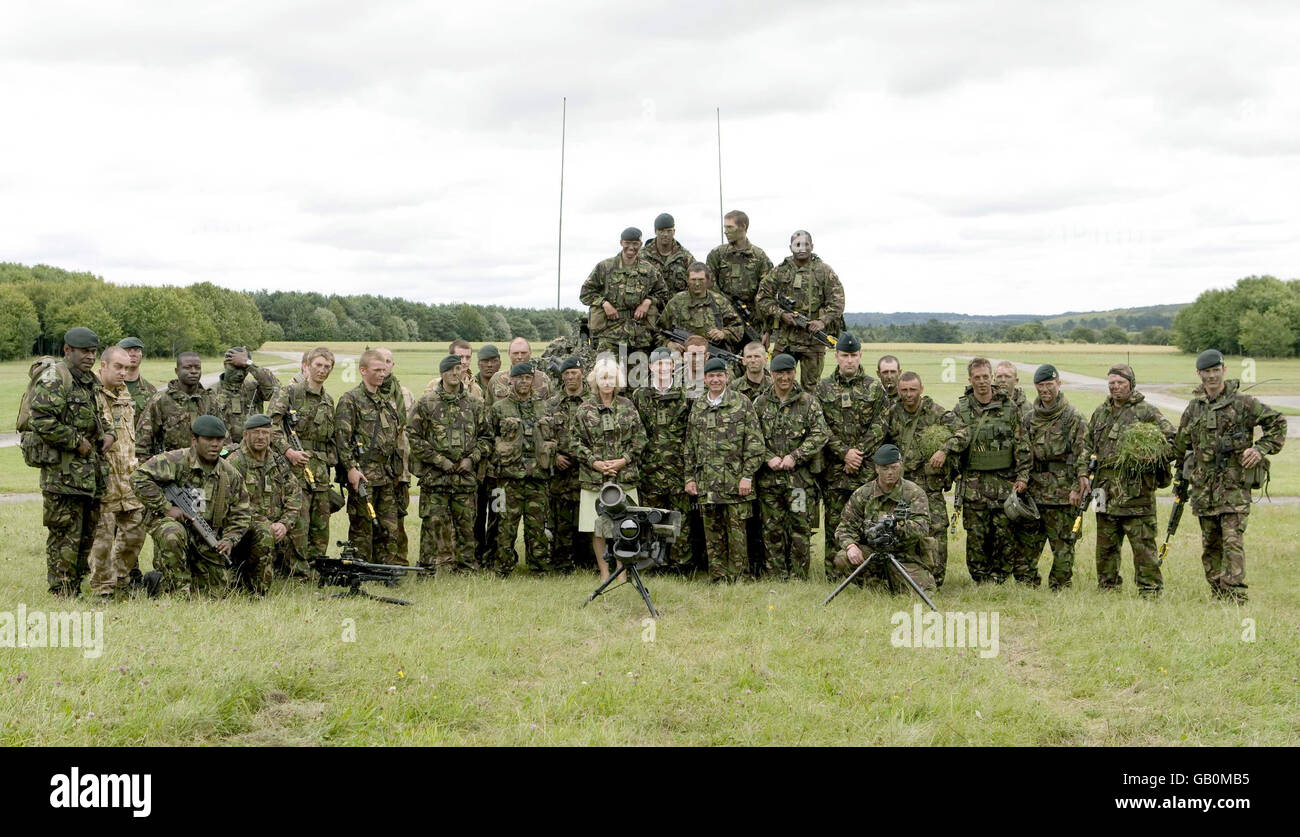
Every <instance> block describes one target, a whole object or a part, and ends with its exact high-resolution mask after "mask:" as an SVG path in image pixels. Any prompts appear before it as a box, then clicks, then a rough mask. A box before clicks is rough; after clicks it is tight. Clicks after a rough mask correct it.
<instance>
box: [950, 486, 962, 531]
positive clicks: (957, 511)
mask: <svg viewBox="0 0 1300 837" xmlns="http://www.w3.org/2000/svg"><path fill="white" fill-rule="evenodd" d="M962 489H963V486H962V478H961V477H958V478H957V484H956V485H955V486H953V492H952V522H951V523H949V524H948V534H949V535H955V534H957V524H958V523H961V494H962Z"/></svg>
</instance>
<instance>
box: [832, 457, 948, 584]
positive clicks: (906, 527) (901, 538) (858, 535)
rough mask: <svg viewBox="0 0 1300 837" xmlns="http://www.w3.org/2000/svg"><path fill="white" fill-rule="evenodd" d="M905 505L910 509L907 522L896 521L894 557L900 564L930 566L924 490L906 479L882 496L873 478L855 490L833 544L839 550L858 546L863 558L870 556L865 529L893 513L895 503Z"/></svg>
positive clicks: (928, 505)
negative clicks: (910, 562) (912, 563)
mask: <svg viewBox="0 0 1300 837" xmlns="http://www.w3.org/2000/svg"><path fill="white" fill-rule="evenodd" d="M904 502H906V503H907V504H908V505H909V506H910V510H909V511H908V513H907V519H906V520H901V521H899V525H898V527H897V529H896V530H895V531H896V532H897V533H898V551H897V552H895V553H894V557H896V558H898V559H899V560H900V561H904V560H911V561H913V562H915V563H918V564H921V565H922V566H927V567H928V566H930V563H931V561H930V549H929V544H928V542H927V541H928V534H929V531H930V502H929V500H928V499H926V496H925V491H923V490H922V489H921V487H920V486H919V485H917V484H916V483H914V482H911V481H909V480H899V481H898V485H896V486H894V490H893V491H891V492H889V493H888V494H885V493H884V492H882V491H881V490H880V483H879V482H877V481H876V479H875V478H874V477H873V478H872V479H871V481H870V482H867V483H865V484H863V485H862V486H861V487H859V488H858V489H857V490H856V491H854V492H853V495H852V496H851V497H849V501H848V502H847V503H845V504H844V514H843V516H841V517H840V524H839V525H838V526H836V527H835V543H836V544H837V545H838V546H839V548H840V549H841V550H843V549H848V548H849V547H850V546H852V545H853V544H857V545H858V549H860V550H862V555H863V557H867V556H870V555H871V553H872V551H873V550H872V548H871V545H870V544H869V543H867V542H866V539H865V538H866V534H867V530H868V529H870V528H871V527H872V526H874V525H875V524H876V523H877V522H879V521H880V519H881V518H883V517H885V516H886V515H890V514H893V513H894V509H895V508H897V507H898V504H899V503H904Z"/></svg>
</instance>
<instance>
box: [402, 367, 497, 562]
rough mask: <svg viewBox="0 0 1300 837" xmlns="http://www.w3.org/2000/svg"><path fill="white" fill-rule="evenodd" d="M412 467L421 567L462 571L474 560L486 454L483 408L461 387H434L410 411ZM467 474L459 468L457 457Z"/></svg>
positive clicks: (488, 439)
mask: <svg viewBox="0 0 1300 837" xmlns="http://www.w3.org/2000/svg"><path fill="white" fill-rule="evenodd" d="M410 418H411V423H410V425H408V426H407V428H406V434H407V438H408V439H409V440H410V444H411V470H412V471H413V472H414V473H415V474H416V476H418V477H419V480H420V566H422V567H436V568H438V569H439V570H442V571H443V572H450V571H459V572H467V571H469V570H472V569H474V568H475V565H474V512H475V506H476V496H477V492H478V473H479V463H481V462H482V461H483V460H484V459H485V458H486V457H488V456H489V455H490V454H491V451H492V439H491V436H490V429H489V427H488V412H487V407H486V406H485V405H484V404H483V401H482V400H481V399H479V398H476V397H474V396H472V395H470V394H469V393H468V392H467V391H466V389H465V388H464V387H461V388H460V389H459V390H458V391H457V392H454V393H452V392H448V391H446V390H445V389H443V388H442V387H438V388H437V389H435V390H434V391H433V392H430V393H429V394H427V395H425V396H424V397H423V398H421V399H420V400H419V401H418V402H417V403H416V405H415V409H413V410H412V411H411V417H410ZM466 459H468V460H469V461H470V470H469V473H467V474H466V473H461V472H460V470H459V465H460V463H461V462H462V461H464V460H466Z"/></svg>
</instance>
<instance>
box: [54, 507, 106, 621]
mask: <svg viewBox="0 0 1300 837" xmlns="http://www.w3.org/2000/svg"><path fill="white" fill-rule="evenodd" d="M44 499H45V508H44V513H43V522H44V524H45V528H46V529H48V530H49V533H48V534H47V535H46V538H45V580H46V581H47V582H48V583H49V585H50V592H51V593H53V594H55V595H56V596H79V595H81V580H82V579H83V578H85V577H86V573H87V572H88V571H89V570H90V548H91V546H93V545H94V543H95V529H96V527H97V526H98V525H99V505H100V504H99V501H97V500H96V499H95V498H94V497H87V496H85V495H84V494H54V493H52V492H48V491H47V492H45V495H44Z"/></svg>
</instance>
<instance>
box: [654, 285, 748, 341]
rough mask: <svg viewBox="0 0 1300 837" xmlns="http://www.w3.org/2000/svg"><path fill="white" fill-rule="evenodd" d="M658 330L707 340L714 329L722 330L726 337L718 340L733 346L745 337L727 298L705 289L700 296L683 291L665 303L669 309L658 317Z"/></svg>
mask: <svg viewBox="0 0 1300 837" xmlns="http://www.w3.org/2000/svg"><path fill="white" fill-rule="evenodd" d="M659 327H660V328H663V329H666V330H668V331H674V330H676V329H679V328H680V329H685V331H686V333H687V334H698V335H700V336H701V337H708V335H709V332H710V331H712V330H713V329H715V328H717V329H721V330H722V332H723V334H724V335H726V336H725V337H723V338H722V340H720V341H712V342H717V343H723V344H732V343H736V342H738V341H739V340H741V339H742V338H743V337H744V336H745V324H744V323H743V322H741V321H740V315H739V314H737V313H736V309H734V308H732V307H731V303H730V302H728V301H727V298H726V297H725V296H723V295H722V294H720V293H718V292H717V291H710V290H706V291H705V292H704V293H703V294H701V295H700V296H698V297H696V296H692V295H691V292H690V291H682V292H681V293H679V294H676V295H674V296H673V298H672V299H670V300H669V301H668V307H666V308H664V313H663V315H662V316H660V317H659Z"/></svg>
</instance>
